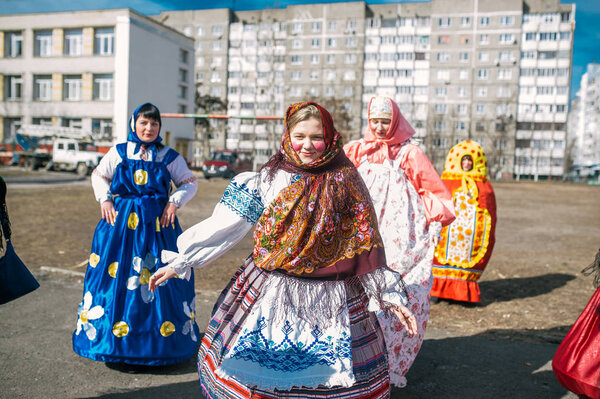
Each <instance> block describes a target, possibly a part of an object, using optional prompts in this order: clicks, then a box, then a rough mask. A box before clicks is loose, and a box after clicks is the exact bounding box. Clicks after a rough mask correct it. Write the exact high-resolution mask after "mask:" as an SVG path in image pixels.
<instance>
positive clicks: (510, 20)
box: [500, 15, 515, 26]
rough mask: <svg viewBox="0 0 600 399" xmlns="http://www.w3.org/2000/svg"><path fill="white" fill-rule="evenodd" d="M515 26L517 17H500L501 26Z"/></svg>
mask: <svg viewBox="0 0 600 399" xmlns="http://www.w3.org/2000/svg"><path fill="white" fill-rule="evenodd" d="M514 24H515V17H514V16H513V15H505V16H503V17H500V25H503V26H512V25H514Z"/></svg>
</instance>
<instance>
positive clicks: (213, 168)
mask: <svg viewBox="0 0 600 399" xmlns="http://www.w3.org/2000/svg"><path fill="white" fill-rule="evenodd" d="M240 158H241V157H240V156H239V154H238V153H237V152H236V151H231V150H216V151H213V153H212V157H211V159H210V161H206V162H204V165H203V166H202V173H203V174H204V177H205V178H207V179H210V178H211V177H224V178H226V179H231V178H232V177H233V176H235V175H236V174H238V173H240V172H243V171H245V170H251V169H252V163H251V162H250V161H245V160H242V159H240Z"/></svg>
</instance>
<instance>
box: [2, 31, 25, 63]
mask: <svg viewBox="0 0 600 399" xmlns="http://www.w3.org/2000/svg"><path fill="white" fill-rule="evenodd" d="M22 55H23V33H22V32H21V31H17V32H5V33H4V56H5V57H11V58H15V57H21V56H22Z"/></svg>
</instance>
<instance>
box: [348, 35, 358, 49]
mask: <svg viewBox="0 0 600 399" xmlns="http://www.w3.org/2000/svg"><path fill="white" fill-rule="evenodd" d="M356 45H357V40H356V38H355V37H348V38H346V47H348V48H355V47H356Z"/></svg>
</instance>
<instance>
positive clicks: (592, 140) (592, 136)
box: [567, 63, 600, 179]
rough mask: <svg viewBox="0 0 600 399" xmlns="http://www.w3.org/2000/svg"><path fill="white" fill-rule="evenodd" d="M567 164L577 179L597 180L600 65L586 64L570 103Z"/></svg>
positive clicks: (599, 156) (599, 153)
mask: <svg viewBox="0 0 600 399" xmlns="http://www.w3.org/2000/svg"><path fill="white" fill-rule="evenodd" d="M567 142H568V145H567V165H569V166H571V168H570V170H568V171H567V172H571V177H573V178H575V179H593V178H595V179H598V175H599V174H600V64H596V63H591V64H588V65H587V68H586V72H585V73H584V74H583V76H582V77H581V85H580V88H579V91H578V92H577V97H575V98H574V99H573V101H572V103H571V112H570V113H569V122H568V141H567Z"/></svg>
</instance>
